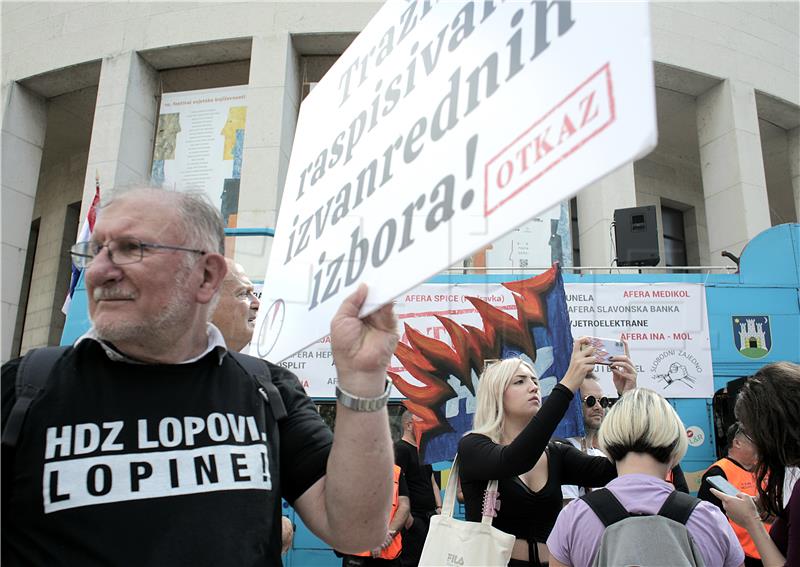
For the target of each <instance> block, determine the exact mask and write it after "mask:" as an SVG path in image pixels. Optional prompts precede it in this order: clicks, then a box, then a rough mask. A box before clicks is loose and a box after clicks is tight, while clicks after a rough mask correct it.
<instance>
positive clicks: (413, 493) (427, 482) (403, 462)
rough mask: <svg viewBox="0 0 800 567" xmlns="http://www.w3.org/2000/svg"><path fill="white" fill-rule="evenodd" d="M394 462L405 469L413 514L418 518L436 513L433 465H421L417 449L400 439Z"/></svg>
mask: <svg viewBox="0 0 800 567" xmlns="http://www.w3.org/2000/svg"><path fill="white" fill-rule="evenodd" d="M394 462H395V463H397V465H398V466H399V467H400V468H401V469H403V474H404V475H405V477H406V482H407V483H408V492H409V500H410V501H411V513H412V514H416V515H418V516H422V515H425V514H429V513H432V512H435V511H436V498H435V497H434V495H433V485H431V475H432V474H433V467H432V466H431V465H421V464H420V462H419V452H418V451H417V448H416V447H415V446H414V445H412V444H411V443H409V442H408V441H403V440H402V439H400V440H399V441H398V442H397V443H395V444H394Z"/></svg>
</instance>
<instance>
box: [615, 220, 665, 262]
mask: <svg viewBox="0 0 800 567" xmlns="http://www.w3.org/2000/svg"><path fill="white" fill-rule="evenodd" d="M614 233H615V236H616V238H615V242H616V245H617V266H656V265H658V262H659V260H660V258H659V256H658V226H657V225H656V208H655V207H654V206H649V207H633V208H630V209H617V210H616V211H614Z"/></svg>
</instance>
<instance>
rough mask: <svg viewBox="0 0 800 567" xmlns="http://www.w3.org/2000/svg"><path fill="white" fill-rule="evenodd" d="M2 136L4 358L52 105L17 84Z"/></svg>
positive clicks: (9, 93) (7, 93) (7, 102)
mask: <svg viewBox="0 0 800 567" xmlns="http://www.w3.org/2000/svg"><path fill="white" fill-rule="evenodd" d="M3 101H4V108H3V136H2V145H3V147H2V219H3V228H2V240H3V280H2V307H3V308H2V361H3V362H5V361H6V360H8V359H9V358H10V356H11V344H12V341H13V338H14V327H15V325H16V321H17V312H18V310H19V302H20V293H21V287H22V276H23V271H24V267H25V257H26V254H27V251H28V250H27V248H28V237H29V235H30V229H31V217H32V214H33V203H34V200H35V197H36V187H37V185H38V182H39V166H40V165H41V162H42V147H43V145H44V136H45V129H46V127H47V106H46V102H45V100H44V99H43V98H41V97H39V96H38V95H36V94H34V93H32V92H30V91H29V90H28V89H26V88H25V87H23V86H21V85H19V84H17V83H11V84H10V85H8V86H7V87H6V88H5V89H4V92H3Z"/></svg>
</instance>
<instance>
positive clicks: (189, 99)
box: [150, 86, 247, 227]
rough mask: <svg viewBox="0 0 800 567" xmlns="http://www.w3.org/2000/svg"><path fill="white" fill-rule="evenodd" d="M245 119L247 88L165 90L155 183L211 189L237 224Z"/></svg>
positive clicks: (226, 216)
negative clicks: (166, 91)
mask: <svg viewBox="0 0 800 567" xmlns="http://www.w3.org/2000/svg"><path fill="white" fill-rule="evenodd" d="M246 122H247V87H246V86H237V87H224V88H218V89H204V90H196V91H185V92H174V93H164V94H163V95H162V96H161V108H160V110H159V116H158V127H157V131H156V140H155V147H154V148H153V166H152V169H151V172H150V176H151V180H152V182H153V183H154V184H156V185H160V186H162V187H168V188H171V189H176V190H178V191H202V192H204V193H206V194H207V195H208V197H209V199H211V202H212V203H214V204H216V205H218V206H219V209H220V211H221V212H222V216H223V219H224V221H225V225H226V226H228V227H234V226H236V216H237V213H238V210H239V180H240V178H241V174H242V153H243V149H244V132H245V124H246Z"/></svg>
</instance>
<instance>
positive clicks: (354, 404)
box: [336, 377, 392, 412]
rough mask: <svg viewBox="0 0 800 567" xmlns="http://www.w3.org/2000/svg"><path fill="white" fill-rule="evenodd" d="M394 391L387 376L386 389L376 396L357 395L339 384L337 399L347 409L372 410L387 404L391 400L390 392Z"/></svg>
mask: <svg viewBox="0 0 800 567" xmlns="http://www.w3.org/2000/svg"><path fill="white" fill-rule="evenodd" d="M391 391H392V381H391V380H390V379H389V378H388V377H387V378H386V389H385V390H384V391H383V393H382V394H381V395H380V396H378V397H376V398H365V397H362V396H355V395H353V394H351V393H350V392H347V391H345V390H342V389H341V388H340V387H339V386H338V385H337V386H336V400H337V401H338V402H339V403H340V404H342V405H343V406H344V407H346V408H347V409H350V410H353V411H363V412H371V411H378V410H379V409H381V408H383V407H385V406H386V402H388V401H389V393H390V392H391Z"/></svg>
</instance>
